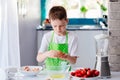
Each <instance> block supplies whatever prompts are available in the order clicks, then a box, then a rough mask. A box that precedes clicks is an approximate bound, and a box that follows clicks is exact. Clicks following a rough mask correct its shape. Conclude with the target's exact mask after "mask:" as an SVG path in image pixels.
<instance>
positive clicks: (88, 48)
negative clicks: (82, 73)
mask: <svg viewBox="0 0 120 80" xmlns="http://www.w3.org/2000/svg"><path fill="white" fill-rule="evenodd" d="M101 33H103V31H102V30H87V31H86V30H82V31H81V30H78V31H76V34H77V36H78V54H79V58H78V59H77V63H76V65H74V66H76V67H90V68H94V65H95V61H96V48H95V39H94V36H95V35H98V34H101Z"/></svg>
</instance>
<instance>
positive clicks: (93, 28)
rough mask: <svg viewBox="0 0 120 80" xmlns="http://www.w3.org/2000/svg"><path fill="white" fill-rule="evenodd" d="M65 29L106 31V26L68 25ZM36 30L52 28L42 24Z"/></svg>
mask: <svg viewBox="0 0 120 80" xmlns="http://www.w3.org/2000/svg"><path fill="white" fill-rule="evenodd" d="M66 29H67V30H69V31H74V30H105V31H107V30H108V29H107V28H102V27H101V26H99V25H68V26H67V28H66ZM36 30H37V31H41V30H53V29H52V27H51V26H46V27H44V28H43V27H42V26H38V27H37V28H36Z"/></svg>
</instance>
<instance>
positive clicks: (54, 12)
mask: <svg viewBox="0 0 120 80" xmlns="http://www.w3.org/2000/svg"><path fill="white" fill-rule="evenodd" d="M49 19H52V20H55V19H59V20H62V19H67V13H66V10H65V8H64V7H62V6H53V7H52V8H51V9H50V11H49Z"/></svg>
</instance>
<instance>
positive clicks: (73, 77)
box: [71, 76, 98, 80]
mask: <svg viewBox="0 0 120 80" xmlns="http://www.w3.org/2000/svg"><path fill="white" fill-rule="evenodd" d="M71 77H72V79H73V80H98V77H89V78H80V77H75V76H71Z"/></svg>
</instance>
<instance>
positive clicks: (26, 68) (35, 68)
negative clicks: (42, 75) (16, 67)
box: [20, 66, 42, 76]
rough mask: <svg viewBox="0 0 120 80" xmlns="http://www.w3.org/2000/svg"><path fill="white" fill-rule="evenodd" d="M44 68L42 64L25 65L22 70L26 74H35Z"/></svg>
mask: <svg viewBox="0 0 120 80" xmlns="http://www.w3.org/2000/svg"><path fill="white" fill-rule="evenodd" d="M41 70H42V67H41V66H23V67H21V68H20V72H21V73H22V74H23V75H25V76H35V75H37V74H38V73H39V72H40V71H41Z"/></svg>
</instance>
